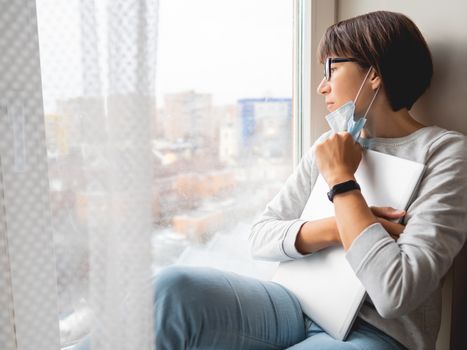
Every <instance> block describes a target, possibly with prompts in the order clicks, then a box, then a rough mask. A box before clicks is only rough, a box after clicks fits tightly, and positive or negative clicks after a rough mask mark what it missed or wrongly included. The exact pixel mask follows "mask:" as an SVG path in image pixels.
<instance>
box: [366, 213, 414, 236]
mask: <svg viewBox="0 0 467 350" xmlns="http://www.w3.org/2000/svg"><path fill="white" fill-rule="evenodd" d="M370 209H371V211H372V213H373V215H374V216H376V218H377V219H378V221H379V222H380V223H381V225H383V227H384V229H385V230H386V231H388V233H389V234H390V235H391V237H392V238H394V239H395V240H396V241H397V239H398V238H399V236H400V235H401V233H402V232H404V228H405V226H404V225H401V224H397V223H395V222H392V221H390V220H394V219H400V218H402V217H404V215H405V211H404V210H398V209H394V208H391V207H370Z"/></svg>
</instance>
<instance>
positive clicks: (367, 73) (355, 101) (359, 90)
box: [353, 66, 373, 104]
mask: <svg viewBox="0 0 467 350" xmlns="http://www.w3.org/2000/svg"><path fill="white" fill-rule="evenodd" d="M372 68H373V66H371V67H370V69H368V72H366V75H365V79H363V82H362V84H361V85H360V89H358V92H357V96H355V99H354V101H353V102H354V103H355V104H357V100H358V97H359V96H360V92H361V91H362V89H363V85H365V82H366V80H367V79H368V75H369V74H370V72H371V69H372Z"/></svg>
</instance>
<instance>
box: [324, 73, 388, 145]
mask: <svg viewBox="0 0 467 350" xmlns="http://www.w3.org/2000/svg"><path fill="white" fill-rule="evenodd" d="M371 69H372V67H370V69H369V70H368V72H367V73H366V76H365V79H364V80H363V82H362V84H361V85H360V89H359V90H358V92H357V96H356V97H355V100H354V101H349V102H347V103H344V104H343V105H342V106H340V107H339V108H338V109H336V110H335V111H334V112H331V113H329V114H328V115H327V116H326V121H327V122H328V124H329V126H330V127H331V129H332V131H334V132H340V131H347V132H349V133H350V134H351V135H352V137H353V139H354V140H355V142H357V141H358V139H359V138H360V133H361V131H362V129H363V127H364V126H365V123H366V121H367V119H366V115H367V114H368V112H369V110H370V108H371V105H372V104H373V101H374V100H375V98H376V95H378V92H379V88H378V90H376V93H375V95H374V96H373V99H372V100H371V102H370V105H369V106H368V109H367V110H366V112H365V115H364V116H363V117H361V118H358V119H357V120H356V121H355V119H354V114H355V103H356V102H357V99H358V96H359V95H360V91H361V90H362V88H363V85H364V84H365V82H366V80H367V78H368V75H369V74H370V72H371Z"/></svg>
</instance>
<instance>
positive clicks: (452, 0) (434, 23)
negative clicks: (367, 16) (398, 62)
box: [336, 0, 467, 134]
mask: <svg viewBox="0 0 467 350" xmlns="http://www.w3.org/2000/svg"><path fill="white" fill-rule="evenodd" d="M336 5H337V6H336V13H337V19H338V20H343V19H346V18H349V17H353V16H357V15H360V14H363V13H366V12H370V11H376V10H389V11H396V12H401V13H403V14H405V15H407V16H408V17H410V18H411V19H412V20H413V21H414V22H415V24H417V26H418V27H419V28H420V31H421V32H422V34H423V35H424V37H425V39H426V40H427V42H428V45H429V46H430V49H431V52H432V55H433V62H434V67H435V74H434V76H433V81H432V85H431V87H430V89H429V90H428V91H427V92H426V93H425V95H424V96H422V97H421V98H420V100H419V101H418V102H417V103H416V105H415V106H414V108H413V110H412V111H413V115H414V117H416V118H417V119H418V120H420V121H421V122H423V123H426V124H436V125H439V126H441V127H444V128H447V129H452V130H458V131H461V132H463V133H464V134H467V1H463V0H444V1H435V0H425V1H423V0H411V1H407V0H390V1H389V0H358V1H357V0H337V2H336ZM407 64H416V62H410V61H407Z"/></svg>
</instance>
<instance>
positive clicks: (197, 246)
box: [37, 0, 293, 347]
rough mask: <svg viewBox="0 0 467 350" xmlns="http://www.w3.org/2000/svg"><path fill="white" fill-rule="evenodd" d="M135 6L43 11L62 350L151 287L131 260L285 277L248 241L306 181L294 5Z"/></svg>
mask: <svg viewBox="0 0 467 350" xmlns="http://www.w3.org/2000/svg"><path fill="white" fill-rule="evenodd" d="M150 2H151V1H149V3H150ZM130 3H132V4H133V7H138V6H142V7H141V8H144V6H146V5H142V4H144V2H143V1H136V0H135V1H133V0H132V1H129V2H128V1H127V2H122V4H121V6H118V5H113V4H112V2H106V1H104V2H99V3H94V2H92V1H85V2H82V1H81V2H80V1H68V2H63V3H57V2H54V1H51V0H38V1H37V11H38V27H39V44H40V49H41V69H42V85H43V99H44V114H45V120H44V122H45V127H46V141H47V159H48V167H49V183H50V203H51V211H52V222H53V231H54V246H55V251H56V256H57V274H58V276H57V277H58V300H59V313H60V331H61V344H62V347H69V346H72V345H73V344H74V343H76V342H77V341H79V340H80V339H82V338H83V337H85V336H86V334H88V333H89V331H90V330H91V329H92V327H93V326H92V319H93V317H96V313H99V310H101V309H100V308H104V309H102V311H101V313H103V314H105V313H106V312H108V313H109V314H110V311H109V310H107V309H105V307H109V306H108V305H107V304H112V302H113V303H114V304H119V303H121V300H123V299H124V295H123V294H122V295H120V296H115V298H120V299H114V300H113V301H110V300H108V298H112V297H114V296H113V294H112V296H107V300H104V299H102V298H103V296H99V295H97V294H96V293H100V292H102V291H103V290H106V289H110V290H120V289H122V288H124V287H125V284H126V285H128V284H131V283H137V282H138V280H137V279H133V277H131V276H130V275H131V274H132V273H130V271H131V268H129V267H128V266H126V265H125V264H124V263H122V262H121V261H119V260H115V259H119V258H120V257H121V256H127V258H126V259H128V263H129V265H131V264H133V267H134V268H135V269H137V268H138V266H139V268H140V269H139V270H137V271H140V270H141V267H143V268H144V264H145V263H148V265H149V264H150V265H152V273H157V271H158V270H159V269H161V268H162V267H164V266H167V265H169V264H174V263H181V264H191V265H210V266H215V267H218V268H222V269H227V270H233V271H237V272H240V273H244V274H248V275H253V276H256V277H260V278H268V277H269V276H270V275H271V273H272V272H273V270H274V268H275V264H268V263H259V262H253V260H251V258H250V256H249V249H248V244H247V238H248V234H249V229H250V228H249V226H250V224H251V222H252V220H253V219H254V218H255V217H256V216H257V215H258V214H259V213H260V212H261V211H262V210H263V209H264V207H265V204H266V203H267V202H268V201H269V200H270V199H272V197H273V196H274V195H275V193H277V192H278V191H279V189H280V187H281V186H282V184H283V182H284V180H285V179H286V177H287V176H288V175H289V174H290V173H291V171H292V168H293V153H292V149H293V144H292V142H293V137H292V134H293V119H292V109H293V106H292V103H293V101H292V83H293V82H292V74H293V65H292V63H293V55H292V52H293V51H292V50H293V2H291V1H283V0H273V1H271V0H256V1H249V0H242V1H235V2H232V1H227V0H223V1H218V0H198V1H189V0H160V1H158V2H157V1H152V3H153V4H155V5H157V6H155V7H154V8H153V10H154V12H151V11H146V12H145V13H146V16H147V17H144V18H140V17H138V16H139V15H140V14H141V12H138V11H137V10H135V11H133V10H132V8H131V7H130V5H131V4H130ZM125 6H127V7H126V8H125ZM146 10H147V9H146ZM145 20H146V21H147V22H148V23H150V24H151V23H153V24H154V23H156V24H157V25H156V26H153V28H152V27H151V25H149V26H145V24H144V23H146V22H144V21H145ZM136 29H138V30H136ZM141 32H143V35H141ZM156 44H157V45H156ZM141 45H142V46H141ZM147 126H150V127H149V128H148V127H147ZM127 130H128V131H127ZM138 152H139V153H138ZM149 175H150V176H149ZM148 209H149V210H150V216H149V217H148V216H147V215H146V214H145V213H146V212H147V210H148ZM148 219H149V220H148ZM142 223H143V224H144V225H143V224H142ZM145 224H147V225H145ZM148 230H149V232H148ZM134 231H137V232H136V233H135V232H134ZM147 234H149V237H147V236H146V235H147ZM129 237H130V238H129ZM142 237H143V238H142ZM146 238H148V241H149V242H150V247H149V248H150V249H149V251H150V253H151V254H150V257H151V258H150V261H149V260H144V258H141V259H139V257H137V255H138V254H142V253H141V252H143V251H146V250H145V247H144V242H145V241H144V240H145V239H146ZM135 241H136V243H135ZM132 245H133V246H132ZM128 247H130V248H131V249H132V250H131V249H129V248H128ZM138 247H139V248H138ZM139 249H140V250H139ZM119 254H120V255H119ZM142 255H144V254H142ZM130 259H132V260H131V261H130ZM138 259H139V260H138ZM102 271H105V273H107V275H106V274H104V272H102ZM112 278H113V279H112ZM93 298H95V300H94V302H93ZM96 298H97V299H96ZM99 298H100V299H99ZM96 300H97V301H96ZM138 300H139V299H138ZM96 304H97V305H98V307H97V309H95V305H96ZM92 305H94V306H92ZM93 307H94V309H93ZM128 317H130V316H128ZM135 317H136V316H135ZM141 327H143V328H142V329H144V326H143V325H142V326H141Z"/></svg>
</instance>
